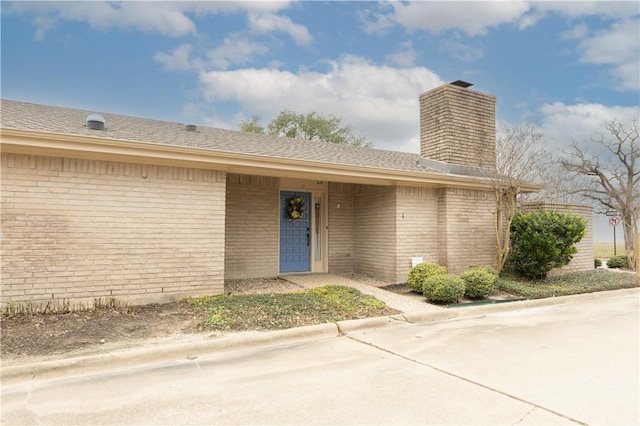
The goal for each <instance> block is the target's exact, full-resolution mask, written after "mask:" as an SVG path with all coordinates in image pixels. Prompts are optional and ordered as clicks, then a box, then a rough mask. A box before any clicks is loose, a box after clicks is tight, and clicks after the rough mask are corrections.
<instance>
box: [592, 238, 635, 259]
mask: <svg viewBox="0 0 640 426" xmlns="http://www.w3.org/2000/svg"><path fill="white" fill-rule="evenodd" d="M616 246H617V247H616V255H617V256H626V255H627V251H626V250H625V249H624V242H620V241H618V243H617V244H616ZM593 255H594V257H595V258H596V259H609V258H610V257H613V243H602V242H597V243H594V244H593Z"/></svg>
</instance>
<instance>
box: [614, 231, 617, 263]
mask: <svg viewBox="0 0 640 426" xmlns="http://www.w3.org/2000/svg"><path fill="white" fill-rule="evenodd" d="M616 254H617V253H616V226H615V225H613V255H614V256H615V255H616Z"/></svg>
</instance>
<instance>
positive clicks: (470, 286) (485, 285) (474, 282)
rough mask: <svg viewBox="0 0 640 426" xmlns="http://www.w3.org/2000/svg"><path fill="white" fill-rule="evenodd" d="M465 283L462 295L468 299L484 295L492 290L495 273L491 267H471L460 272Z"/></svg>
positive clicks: (495, 277)
mask: <svg viewBox="0 0 640 426" xmlns="http://www.w3.org/2000/svg"><path fill="white" fill-rule="evenodd" d="M460 278H462V280H463V281H464V283H465V292H464V295H465V296H467V297H468V298H470V299H480V298H482V297H486V296H488V295H489V294H491V292H492V291H493V285H494V284H495V282H496V279H497V278H498V277H497V274H496V273H495V270H494V269H493V268H471V269H469V270H468V271H466V272H463V273H462V274H460Z"/></svg>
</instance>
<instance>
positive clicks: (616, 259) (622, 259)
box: [607, 256, 629, 269]
mask: <svg viewBox="0 0 640 426" xmlns="http://www.w3.org/2000/svg"><path fill="white" fill-rule="evenodd" d="M607 267H608V268H611V269H617V268H628V267H629V262H628V261H627V257H626V256H613V257H612V258H611V259H609V260H607Z"/></svg>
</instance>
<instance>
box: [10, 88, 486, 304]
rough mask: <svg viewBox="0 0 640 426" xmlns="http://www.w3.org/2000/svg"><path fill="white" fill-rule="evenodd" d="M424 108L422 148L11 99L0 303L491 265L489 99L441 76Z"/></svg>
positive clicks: (152, 295) (208, 290)
mask: <svg viewBox="0 0 640 426" xmlns="http://www.w3.org/2000/svg"><path fill="white" fill-rule="evenodd" d="M420 116H421V117H420V118H421V120H420V122H421V127H420V130H421V145H422V146H421V154H420V155H418V154H408V153H402V152H393V151H383V150H377V149H372V148H363V147H352V146H341V145H334V144H329V143H323V142H311V141H305V140H299V139H287V138H279V137H274V136H268V135H261V134H254V133H243V132H238V131H231V130H222V129H215V128H209V127H200V126H197V127H196V126H193V125H187V126H185V125H183V124H178V123H168V122H162V121H155V120H148V119H141V118H134V117H127V116H121V115H114V114H106V113H105V114H101V116H98V115H96V114H91V113H90V112H87V111H80V110H74V109H69V108H59V107H52V106H44V105H36V104H30V103H24V102H16V101H9V100H3V101H2V124H1V136H2V141H1V142H2V143H1V151H2V206H1V208H2V249H1V250H2V251H1V254H2V265H1V266H2V287H1V288H2V295H1V299H0V302H1V303H2V304H6V303H7V302H9V301H12V302H25V301H34V302H40V301H48V300H59V299H67V300H71V301H91V300H93V299H95V298H101V297H117V298H119V299H123V300H127V301H129V302H130V303H144V302H151V301H162V300H170V299H177V298H179V297H183V296H186V295H203V294H220V293H223V291H224V281H225V279H235V278H256V277H274V276H278V275H281V274H285V273H291V272H296V273H301V272H312V273H316V272H329V273H336V274H343V273H359V274H366V275H370V276H375V277H378V278H381V279H384V280H388V281H389V282H390V283H395V282H404V281H406V276H407V273H408V271H409V269H410V267H411V258H412V257H422V258H423V259H424V260H425V261H432V262H438V263H440V264H442V265H446V266H447V267H448V268H449V270H450V271H451V272H461V271H463V270H465V269H467V268H468V267H470V266H473V265H493V264H494V258H495V236H494V231H493V213H494V210H495V207H494V199H493V195H492V193H491V189H490V185H488V183H487V180H486V178H484V177H482V176H486V175H487V173H488V171H487V170H486V168H488V169H491V168H492V167H494V165H495V98H494V97H493V96H490V95H486V94H482V93H479V92H476V91H473V90H469V89H467V88H466V85H465V84H464V82H454V83H452V84H445V85H443V86H441V87H439V88H436V89H434V90H431V91H429V92H427V93H424V94H423V95H421V96H420ZM87 118H88V120H87ZM298 198H301V199H303V200H304V203H305V205H304V207H303V210H304V216H303V217H302V218H300V219H294V220H291V221H290V220H289V217H288V216H289V213H288V211H287V206H289V205H291V203H292V201H293V203H294V206H293V207H296V208H299V207H302V206H301V205H299V204H295V203H296V200H297V199H298Z"/></svg>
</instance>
